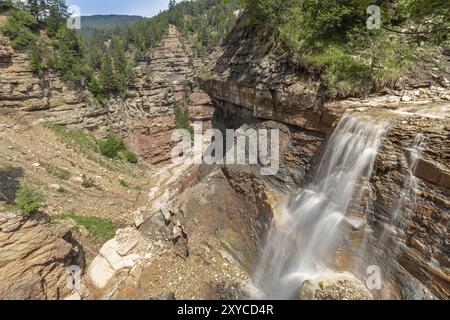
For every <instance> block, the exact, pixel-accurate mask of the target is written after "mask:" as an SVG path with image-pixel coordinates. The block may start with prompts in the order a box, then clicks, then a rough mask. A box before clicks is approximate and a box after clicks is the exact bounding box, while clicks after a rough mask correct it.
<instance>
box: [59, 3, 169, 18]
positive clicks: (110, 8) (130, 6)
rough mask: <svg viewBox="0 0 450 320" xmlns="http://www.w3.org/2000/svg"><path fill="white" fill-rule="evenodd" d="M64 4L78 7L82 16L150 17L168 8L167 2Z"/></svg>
mask: <svg viewBox="0 0 450 320" xmlns="http://www.w3.org/2000/svg"><path fill="white" fill-rule="evenodd" d="M66 3H67V5H77V6H79V7H80V8H81V15H83V16H90V15H93V14H129V15H139V16H144V17H151V16H154V15H155V14H157V13H158V12H159V10H164V9H167V7H168V6H169V0H66Z"/></svg>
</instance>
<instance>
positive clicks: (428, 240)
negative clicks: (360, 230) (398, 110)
mask: <svg viewBox="0 0 450 320" xmlns="http://www.w3.org/2000/svg"><path fill="white" fill-rule="evenodd" d="M447 123H448V114H447V117H444V118H441V119H439V118H427V117H421V116H410V117H409V118H408V119H407V120H398V121H396V122H394V123H393V124H392V125H391V128H390V130H389V131H388V133H387V135H386V138H385V140H384V142H383V144H382V145H381V149H380V153H379V156H378V158H377V160H376V163H375V173H374V176H373V182H372V185H373V187H374V196H375V199H374V202H373V210H371V211H370V212H368V213H367V219H368V223H369V226H370V228H371V229H372V230H371V232H370V242H371V244H372V247H371V248H373V249H374V253H375V255H376V256H377V257H378V259H379V261H384V262H387V272H388V274H389V276H390V277H392V278H393V279H394V281H395V282H396V283H397V284H398V286H399V288H400V290H401V292H402V296H403V298H418V297H420V296H421V292H423V293H422V295H423V296H424V297H427V296H429V294H428V293H427V291H428V290H429V291H430V292H431V293H432V294H433V295H435V296H436V297H437V298H440V299H448V297H449V296H450V269H449V268H450V260H449V252H448V222H449V219H450V200H449V197H450V189H449V184H448V181H449V177H450V168H449V163H450V162H449V160H450V146H449V137H450V131H449V130H448V129H449V128H448V127H447ZM417 139H420V140H421V141H422V146H421V150H414V144H415V142H416V143H417ZM414 152H416V154H417V158H415V154H414ZM411 167H412V168H411ZM411 170H412V176H411ZM381 263H383V262H381ZM417 281H418V282H417Z"/></svg>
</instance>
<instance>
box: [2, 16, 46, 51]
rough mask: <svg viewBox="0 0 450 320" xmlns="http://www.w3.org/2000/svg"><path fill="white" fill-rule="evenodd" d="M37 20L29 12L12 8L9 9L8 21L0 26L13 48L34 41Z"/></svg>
mask: <svg viewBox="0 0 450 320" xmlns="http://www.w3.org/2000/svg"><path fill="white" fill-rule="evenodd" d="M37 25H38V21H37V20H36V18H35V17H33V16H32V15H31V14H30V13H28V12H26V11H23V10H17V9H13V10H10V11H9V17H8V22H7V23H6V24H5V25H4V26H3V27H1V28H0V31H1V32H2V33H4V34H5V35H6V36H7V37H8V38H9V39H11V43H12V45H13V47H15V48H23V47H26V46H28V45H29V44H30V43H33V42H35V41H36V36H35V34H34V31H36V29H37Z"/></svg>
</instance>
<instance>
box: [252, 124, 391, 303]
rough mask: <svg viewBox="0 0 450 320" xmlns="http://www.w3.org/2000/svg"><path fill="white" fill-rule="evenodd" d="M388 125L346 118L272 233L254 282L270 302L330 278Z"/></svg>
mask: <svg viewBox="0 0 450 320" xmlns="http://www.w3.org/2000/svg"><path fill="white" fill-rule="evenodd" d="M385 129H386V123H384V122H383V121H373V120H370V119H363V118H357V117H345V118H343V119H342V120H341V121H340V123H339V125H338V126H337V128H336V129H335V131H334V133H333V135H332V137H331V139H330V141H329V142H328V144H327V147H326V151H325V153H324V155H323V158H322V161H321V164H320V167H319V169H318V172H317V176H316V178H315V179H314V181H313V183H312V184H311V185H310V186H309V187H308V188H307V189H306V190H304V191H303V192H302V193H301V194H300V195H298V196H297V198H296V199H294V200H293V201H292V202H291V204H290V205H289V207H288V208H287V210H285V212H283V213H282V214H281V216H280V217H279V221H277V222H276V223H274V225H273V227H272V228H271V230H270V232H269V235H268V239H267V242H266V246H265V248H264V250H263V252H262V255H261V258H260V260H259V263H258V264H257V270H256V271H255V273H254V276H253V282H254V284H255V285H256V287H257V288H258V289H259V290H261V291H262V292H263V293H264V294H265V296H266V297H267V298H271V299H289V298H293V297H294V296H295V294H296V293H297V292H298V289H299V287H300V285H301V283H303V282H304V281H305V280H309V279H314V278H317V277H320V276H321V275H324V274H326V273H327V272H328V271H329V269H328V265H329V262H330V259H331V258H332V257H333V255H334V250H335V249H336V244H337V243H338V241H339V225H340V223H341V222H342V220H343V219H344V218H345V216H346V214H347V213H348V211H349V208H350V206H351V204H352V201H353V199H356V198H358V197H359V195H360V194H361V192H362V191H363V190H364V188H365V187H367V184H368V183H369V178H370V176H371V174H372V169H373V164H374V162H375V157H376V154H377V149H378V146H379V143H380V140H381V137H382V135H383V133H384V131H385Z"/></svg>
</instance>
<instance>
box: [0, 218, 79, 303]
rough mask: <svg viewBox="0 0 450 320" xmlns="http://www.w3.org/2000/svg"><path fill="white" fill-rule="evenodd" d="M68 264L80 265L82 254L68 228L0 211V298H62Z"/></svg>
mask: <svg viewBox="0 0 450 320" xmlns="http://www.w3.org/2000/svg"><path fill="white" fill-rule="evenodd" d="M71 265H77V266H79V267H80V268H81V269H83V267H84V256H83V252H82V249H81V247H79V246H78V245H77V243H76V242H75V241H74V240H73V239H72V236H71V233H70V230H69V229H67V228H65V227H63V226H60V225H58V226H56V225H51V224H50V223H49V222H47V221H45V217H36V218H30V219H24V218H23V217H22V216H21V215H20V214H19V213H16V212H2V213H0V299H6V300H8V299H14V300H16V299H17V300H25V299H26V300H29V299H32V300H44V299H52V300H54V299H62V298H64V297H65V296H67V295H69V294H70V293H71V290H70V288H69V287H68V281H69V279H70V274H69V272H68V267H69V266H71Z"/></svg>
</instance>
